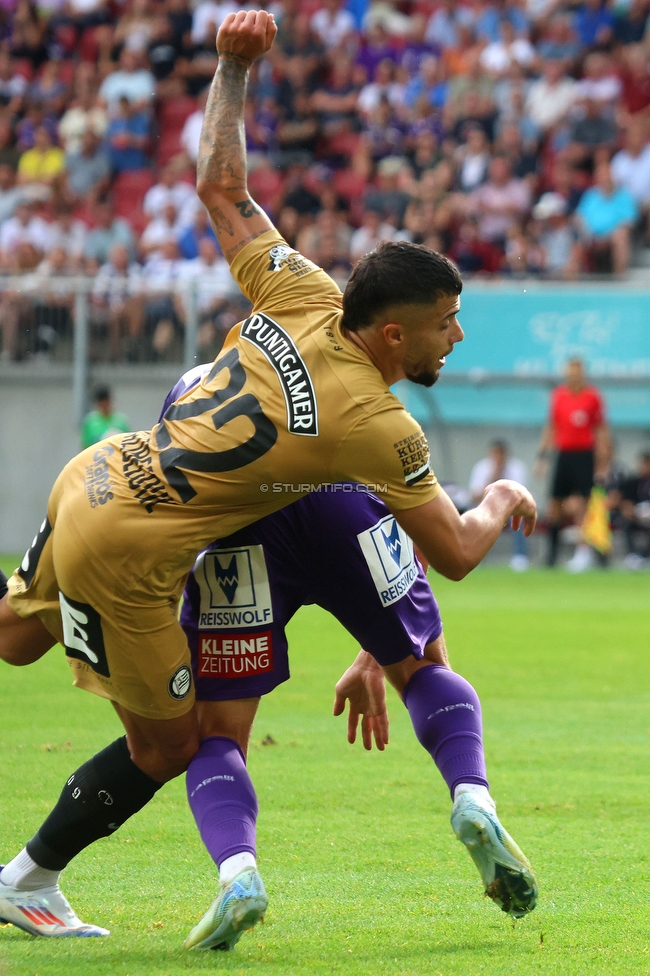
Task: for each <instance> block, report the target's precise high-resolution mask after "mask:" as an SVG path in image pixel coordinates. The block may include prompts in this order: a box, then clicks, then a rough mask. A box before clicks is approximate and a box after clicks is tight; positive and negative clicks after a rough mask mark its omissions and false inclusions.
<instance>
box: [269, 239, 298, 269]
mask: <svg viewBox="0 0 650 976" xmlns="http://www.w3.org/2000/svg"><path fill="white" fill-rule="evenodd" d="M296 253H297V252H296V249H295V247H289V245H288V244H276V245H275V247H272V248H271V250H270V251H269V258H270V259H271V263H270V264H269V271H279V270H280V268H281V267H282V264H283V262H284V260H285V258H288V257H289V255H290V254H296Z"/></svg>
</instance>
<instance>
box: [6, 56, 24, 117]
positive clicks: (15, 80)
mask: <svg viewBox="0 0 650 976" xmlns="http://www.w3.org/2000/svg"><path fill="white" fill-rule="evenodd" d="M26 92H27V79H26V78H25V76H24V75H22V74H20V73H19V72H17V71H16V64H15V61H14V60H13V58H12V57H11V55H10V54H9V53H8V51H6V50H0V105H6V106H7V110H8V111H9V112H10V113H11V114H12V115H13V114H15V113H16V112H19V111H20V109H21V108H22V104H23V96H24V95H25V93H26Z"/></svg>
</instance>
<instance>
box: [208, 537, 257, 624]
mask: <svg viewBox="0 0 650 976" xmlns="http://www.w3.org/2000/svg"><path fill="white" fill-rule="evenodd" d="M194 577H195V579H196V581H197V583H198V584H199V590H200V593H201V608H200V613H199V630H200V631H201V630H216V629H219V630H241V629H243V628H250V627H264V626H267V625H268V624H270V623H273V606H272V603H271V589H270V587H269V577H268V571H267V568H266V561H265V559H264V549H263V547H262V546H240V547H235V548H229V549H208V550H206V551H205V552H202V553H201V554H200V555H199V558H198V559H197V561H196V564H195V566H194Z"/></svg>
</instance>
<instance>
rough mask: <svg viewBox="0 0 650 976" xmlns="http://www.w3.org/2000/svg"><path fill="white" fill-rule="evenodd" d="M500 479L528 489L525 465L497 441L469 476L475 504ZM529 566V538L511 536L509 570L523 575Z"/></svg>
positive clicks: (518, 534) (503, 443)
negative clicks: (527, 539)
mask: <svg viewBox="0 0 650 976" xmlns="http://www.w3.org/2000/svg"><path fill="white" fill-rule="evenodd" d="M501 478H509V479H510V480H512V481H516V482H518V483H519V484H520V485H524V487H525V486H526V482H527V481H528V471H527V469H526V465H525V464H524V462H523V461H520V460H519V458H516V457H512V456H511V455H510V454H509V451H508V445H507V444H506V442H505V441H502V440H494V441H492V443H491V444H490V447H489V452H488V455H487V457H484V458H482V459H481V460H480V461H477V462H476V464H475V465H474V467H473V468H472V472H471V474H470V476H469V493H470V495H471V496H472V501H473V502H474V504H475V505H478V504H480V502H481V501H482V500H483V494H484V492H485V489H486V488H487V486H488V485H491V484H492V482H493V481H499V480H500V479H501ZM529 566H530V560H529V558H528V547H527V542H526V538H525V536H524V534H523V532H512V558H511V560H510V568H511V569H512V570H514V571H515V572H516V573H522V572H525V570H527V569H528V567H529Z"/></svg>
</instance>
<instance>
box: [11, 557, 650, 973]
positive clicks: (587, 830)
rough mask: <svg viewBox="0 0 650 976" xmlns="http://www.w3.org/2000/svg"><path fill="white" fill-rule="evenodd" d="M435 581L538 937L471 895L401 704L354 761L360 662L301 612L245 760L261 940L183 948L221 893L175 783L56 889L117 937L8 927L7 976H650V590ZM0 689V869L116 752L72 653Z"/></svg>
mask: <svg viewBox="0 0 650 976" xmlns="http://www.w3.org/2000/svg"><path fill="white" fill-rule="evenodd" d="M13 565H15V560H14V561H12V560H8V561H7V560H5V561H4V566H5V568H12V567H13ZM432 582H433V585H434V589H435V591H436V594H437V596H438V598H439V601H440V604H441V608H442V612H443V619H444V622H445V630H446V634H447V639H448V643H449V648H450V653H451V656H452V663H453V664H454V666H455V667H456V668H457V669H458V670H459V671H461V672H462V673H463V674H465V675H466V676H467V678H468V679H469V680H471V681H472V682H473V683H474V684H475V686H476V688H477V690H478V691H479V694H480V695H481V698H482V702H483V709H484V723H485V740H486V751H487V757H488V764H489V774H490V778H491V783H492V790H493V794H494V796H495V798H496V799H497V801H498V804H499V813H500V815H501V818H502V820H503V822H504V824H505V825H506V826H507V828H508V829H509V830H510V832H511V833H512V834H513V836H514V837H515V839H516V840H517V841H518V842H519V843H520V844H521V846H522V847H523V848H524V850H525V851H526V853H527V854H528V855H529V856H530V858H531V860H532V861H533V864H534V865H535V867H536V869H537V872H538V874H539V878H540V887H541V897H540V907H539V909H538V911H536V912H535V913H534V915H532V916H531V917H530V918H528V919H525V920H524V921H523V922H519V923H517V924H516V925H514V926H513V924H512V923H511V922H510V921H509V920H508V919H507V918H506V917H505V916H503V915H502V914H501V913H500V912H498V911H497V909H496V908H495V907H494V906H493V905H492V904H491V903H490V902H487V901H485V900H484V899H483V898H482V897H481V888H480V881H479V878H478V875H477V873H476V871H475V869H474V866H473V864H472V863H471V861H470V859H469V857H468V856H467V854H466V852H465V851H464V849H463V848H462V847H461V846H460V845H459V844H458V842H457V841H456V840H455V838H454V837H453V835H452V833H451V830H450V827H449V821H448V817H449V811H450V801H449V797H448V794H447V791H446V788H445V786H444V783H443V782H442V780H441V779H440V777H439V775H438V773H437V771H436V770H435V767H434V766H433V764H432V762H431V760H430V759H429V757H428V756H427V755H426V753H425V752H424V751H423V750H422V749H421V747H420V746H419V745H418V744H417V742H416V741H415V737H414V735H413V732H412V729H411V727H410V723H409V720H408V715H407V714H406V712H405V710H404V708H403V707H402V705H401V704H400V703H399V701H398V700H397V698H396V696H395V695H393V694H392V693H391V695H390V715H391V743H390V746H389V748H388V749H387V751H386V753H384V754H383V755H380V754H377V753H373V754H370V755H368V754H366V753H364V752H363V750H362V749H361V748H359V747H358V744H357V746H356V747H351V746H349V745H348V744H347V743H346V741H345V728H344V721H343V720H342V719H333V718H332V717H331V715H330V711H331V703H332V698H333V686H334V682H335V681H336V679H337V678H338V677H339V675H340V674H341V672H342V671H343V669H344V668H345V667H346V666H347V665H348V664H349V662H350V660H351V659H352V657H353V656H354V654H355V653H356V648H355V645H354V642H353V641H352V640H351V639H350V638H349V637H348V635H346V634H345V633H344V632H343V631H342V630H341V628H340V627H339V626H338V625H337V624H336V623H335V622H334V621H332V620H331V618H329V617H328V616H327V615H326V614H324V613H322V612H321V611H319V610H318V609H317V608H314V607H310V608H305V609H304V610H303V611H302V612H301V613H300V614H299V615H298V617H297V618H296V620H295V621H294V622H293V623H292V625H291V631H290V638H291V646H292V653H291V660H292V672H293V677H292V680H291V681H290V682H288V683H287V684H285V685H284V686H282V687H281V688H279V689H278V690H277V691H276V692H275V693H274V694H273V695H271V696H270V697H269V698H267V699H266V700H265V701H264V702H263V704H262V707H261V709H260V714H259V717H258V721H257V724H256V728H255V732H254V744H253V747H252V749H251V756H250V768H251V773H252V776H253V779H254V781H255V784H256V786H257V789H258V794H259V797H260V805H261V814H260V820H259V853H260V864H261V868H262V871H263V874H264V878H265V882H266V884H267V888H268V890H269V894H270V898H271V902H270V908H269V912H268V915H267V922H266V924H265V925H264V926H263V927H262V926H260V927H258V928H257V929H256V930H255V932H253V933H252V934H249V935H247V936H245V937H244V938H243V939H242V941H241V942H240V944H239V946H238V947H237V949H236V951H235V952H234V953H232V954H228V955H225V954H224V955H222V954H217V953H203V954H198V953H197V954H188V953H184V952H183V951H182V949H181V948H180V946H181V943H182V940H183V938H184V936H185V935H186V933H187V931H188V930H189V928H190V927H191V925H192V924H193V923H194V922H195V921H196V919H197V918H198V916H200V914H201V913H202V912H203V910H204V909H205V907H207V905H208V903H209V901H210V900H211V898H212V897H213V895H214V891H215V872H214V869H213V867H212V866H211V864H210V862H209V860H208V858H207V855H206V854H205V853H204V851H203V850H202V847H201V844H200V841H199V840H198V837H197V834H196V830H195V828H194V825H193V822H192V820H191V817H190V815H189V813H188V811H187V807H186V802H185V796H184V790H183V783H182V782H181V781H180V780H179V781H176V782H175V783H172V784H169V785H168V786H167V787H166V788H165V789H164V790H162V791H161V793H159V794H158V795H157V796H156V798H155V800H154V801H153V803H152V804H151V805H150V807H149V808H148V809H146V810H145V811H143V812H142V813H141V814H140V815H139V816H138V817H136V818H134V820H133V821H131V822H130V823H128V824H127V825H126V826H125V827H124V828H122V829H121V830H120V831H119V833H118V834H117V835H115V836H114V837H112V838H110V839H107V840H104V841H101V842H100V843H99V844H97V845H95V847H94V848H93V849H91V850H90V851H87V852H85V853H84V854H82V855H81V856H80V857H79V858H78V859H77V860H76V861H75V863H74V864H73V865H71V867H70V868H69V869H68V871H67V872H66V875H65V890H66V892H67V893H68V894H69V896H70V899H71V901H72V903H73V904H74V906H75V908H76V909H77V910H78V911H79V913H80V915H81V916H82V917H83V918H86V919H88V920H89V921H94V922H97V923H98V924H102V925H106V926H108V927H109V928H111V929H112V933H113V934H112V936H111V937H110V939H107V940H88V941H86V940H73V941H69V942H66V941H54V940H53V941H49V940H44V939H43V940H34V939H30V938H29V937H28V936H26V935H24V934H23V933H20V932H17V931H16V930H15V929H13V928H2V929H0V960H1V962H0V972H3V968H2V967H4V972H6V973H7V974H16V976H27V974H31V976H33V974H36V973H38V974H39V976H59V974H60V976H64V974H65V976H77V974H78V976H96V974H97V976H99V974H102V976H103V974H113V973H119V974H131V976H150V974H151V976H154V974H155V976H163V974H164V976H168V974H169V976H175V974H177V973H178V974H180V973H183V974H184V973H188V972H204V971H210V972H213V971H217V972H224V973H234V974H240V973H244V974H246V976H248V974H258V973H260V974H262V973H264V974H269V976H276V974H277V976H280V974H282V976H287V974H296V976H302V974H310V976H311V974H317V976H320V974H323V976H325V974H339V973H340V974H343V973H345V974H346V976H370V974H372V976H383V974H391V976H392V974H408V976H429V974H431V976H435V974H444V976H448V974H449V976H452V974H454V976H455V974H461V973H464V972H471V973H490V974H513V976H514V974H517V976H522V974H523V976H527V974H531V976H532V974H536V976H537V974H540V976H546V974H549V976H557V974H562V976H564V974H583V973H584V974H594V976H595V974H598V976H601V974H604V973H606V974H616V976H618V974H621V976H623V974H625V976H627V974H637V973H639V974H641V973H648V974H650V954H649V952H648V945H649V941H648V934H649V933H648V929H649V926H648V907H647V906H648V901H649V895H650V891H649V885H648V864H647V860H648V856H647V854H646V851H645V846H644V836H645V828H646V822H647V810H646V797H647V795H648V772H647V770H648V759H649V753H650V741H649V740H650V711H649V709H648V704H649V702H648V696H649V689H650V682H649V680H648V678H649V677H650V675H649V673H648V672H649V671H650V663H649V661H648V653H647V646H648V625H647V607H648V602H649V601H648V596H650V584H649V582H648V580H647V578H646V577H642V576H631V575H624V574H619V573H611V574H588V575H585V576H583V577H577V578H575V577H569V576H566V575H564V574H562V573H557V574H555V573H553V574H552V573H545V572H542V571H538V572H531V573H529V574H527V575H526V576H514V575H513V574H511V573H509V572H508V571H507V570H499V569H489V570H488V569H486V570H479V571H477V572H476V573H475V574H473V575H472V576H471V577H469V578H468V579H467V580H465V581H463V582H462V583H460V584H458V583H456V584H452V583H448V582H447V581H445V580H441V579H440V578H438V577H435V578H433V579H432ZM0 673H1V674H2V677H3V680H2V682H1V683H0V715H1V716H2V719H1V721H0V746H1V748H2V753H3V765H2V781H1V786H0V825H1V833H0V859H2V858H6V857H9V856H11V855H13V854H14V853H15V852H16V851H17V850H18V849H19V848H20V847H21V846H22V844H23V843H24V841H25V840H26V839H27V838H28V837H29V836H30V834H31V832H32V831H33V830H34V829H35V828H36V827H37V826H38V824H39V822H40V821H41V820H42V818H43V816H44V815H45V814H46V813H47V811H48V809H49V808H50V806H51V804H52V803H53V801H54V800H55V798H56V796H57V795H58V792H59V790H60V788H61V785H62V783H63V781H64V779H65V778H66V776H67V775H68V774H69V773H70V772H71V771H72V770H73V769H74V768H75V767H76V766H77V765H79V763H80V762H82V761H83V760H84V759H85V758H87V757H88V756H89V755H90V754H91V753H92V752H94V751H95V750H97V749H99V748H100V747H102V746H103V745H105V744H106V743H107V742H109V741H111V740H112V739H113V738H115V737H116V736H117V735H118V734H119V731H120V730H119V725H118V723H117V722H116V720H115V719H114V718H113V716H112V714H111V710H110V708H109V707H108V706H107V705H106V703H104V702H101V701H100V700H98V699H95V698H93V696H91V695H87V694H85V693H83V692H80V691H76V690H75V689H72V688H71V687H70V679H69V676H68V668H67V665H66V664H65V661H64V659H63V654H62V652H61V651H60V649H56V650H54V651H52V652H51V653H50V654H49V655H48V656H47V657H46V658H45V659H43V661H41V662H39V664H37V665H35V666H34V667H31V668H25V669H12V670H9V669H8V668H5V667H3V668H2V670H1V671H0ZM266 736H270V737H271V738H272V739H273V740H274V742H275V745H267V746H263V745H262V744H261V742H262V740H263V739H264V738H265V737H266ZM4 972H3V976H4Z"/></svg>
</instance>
